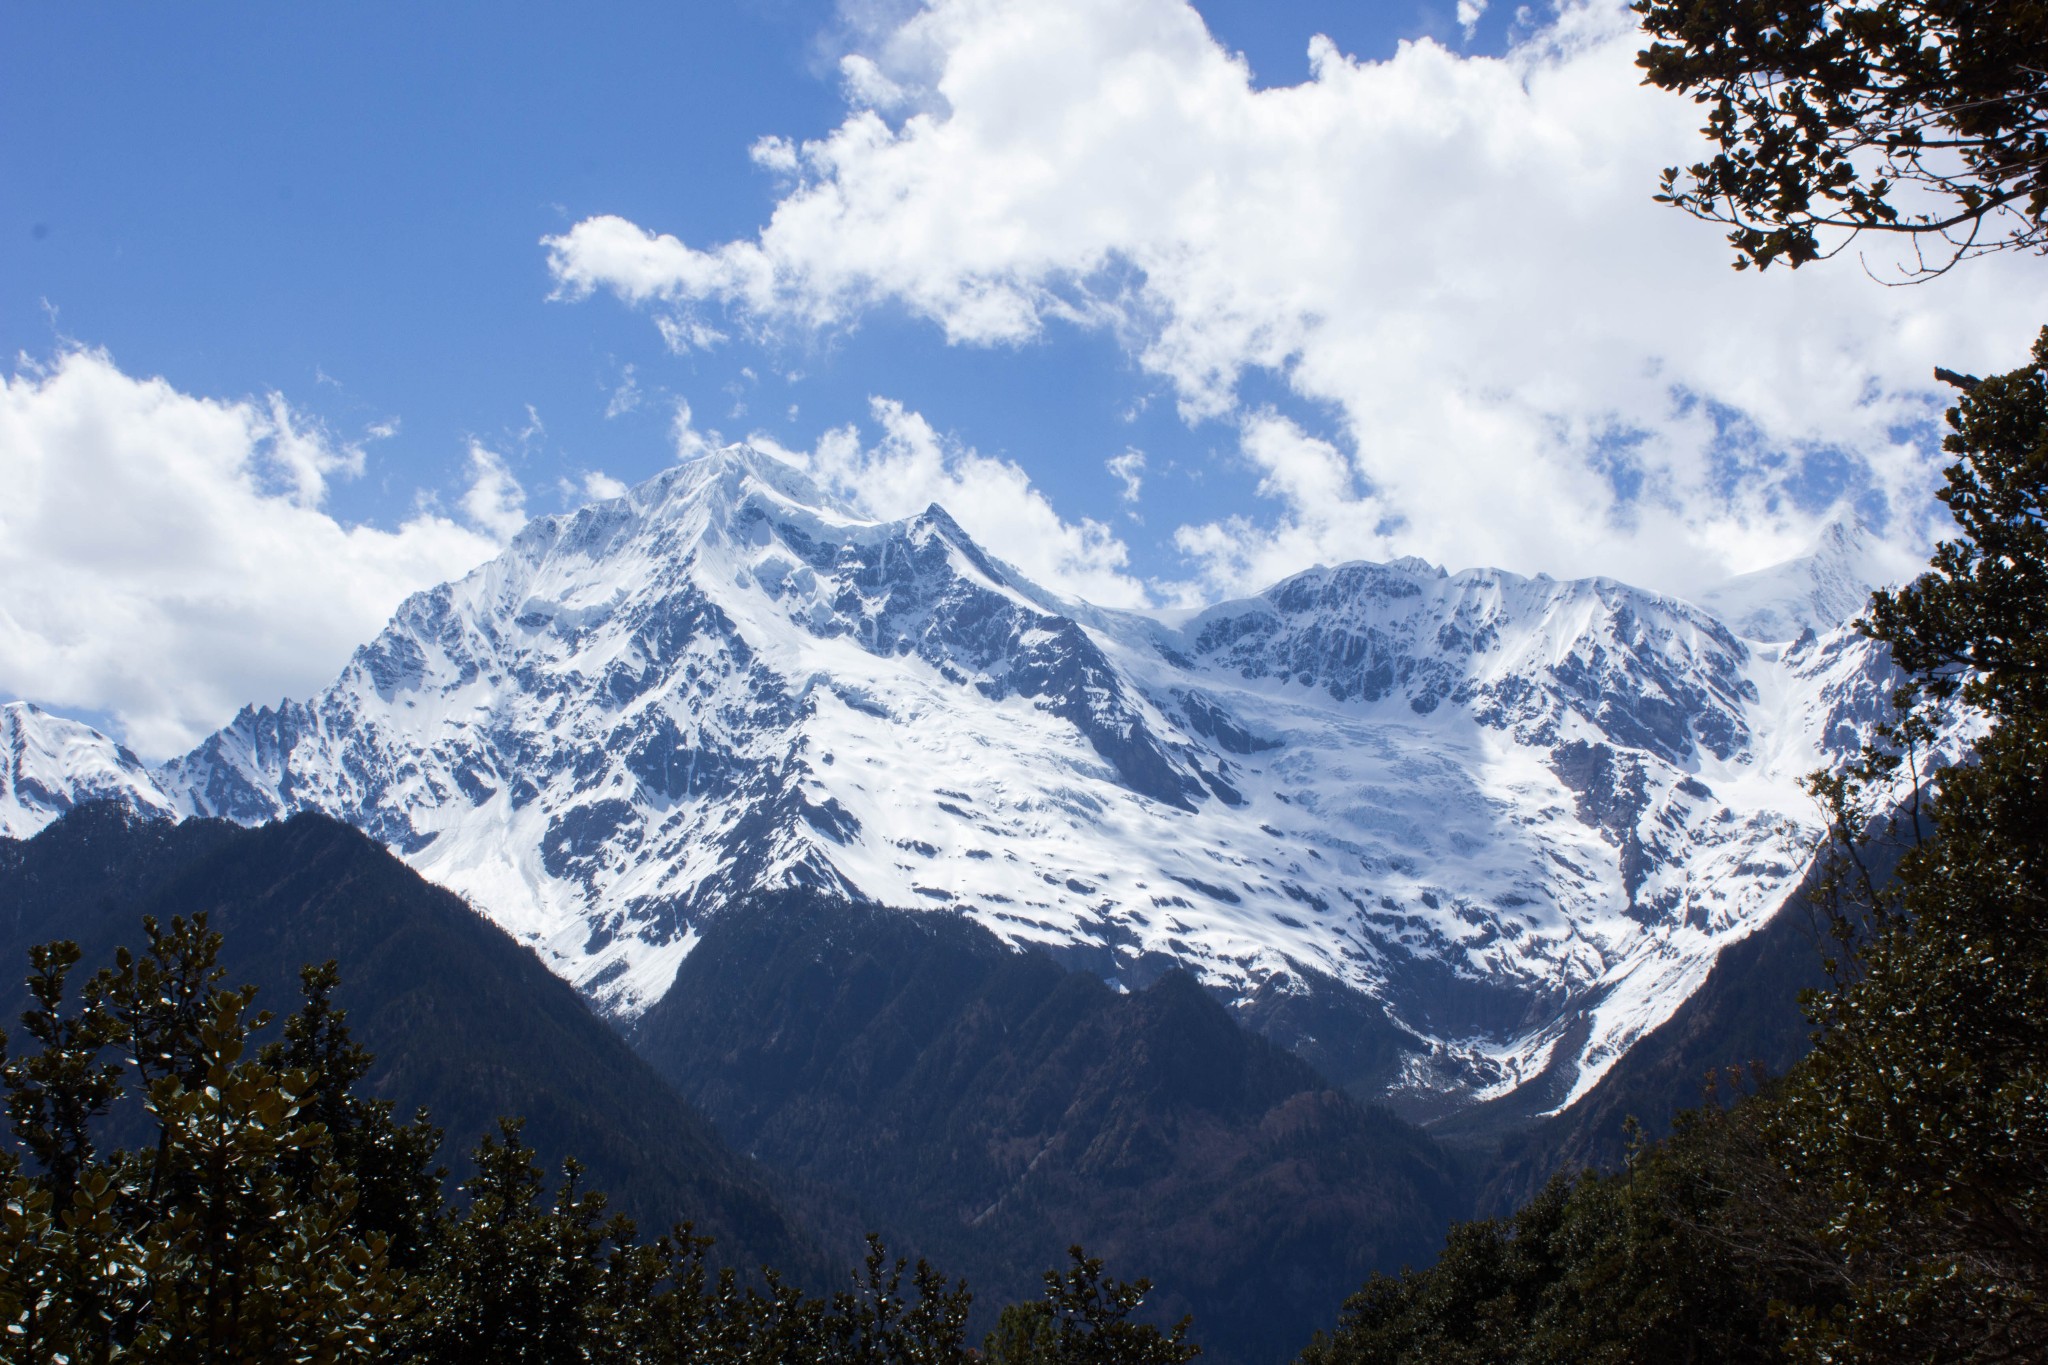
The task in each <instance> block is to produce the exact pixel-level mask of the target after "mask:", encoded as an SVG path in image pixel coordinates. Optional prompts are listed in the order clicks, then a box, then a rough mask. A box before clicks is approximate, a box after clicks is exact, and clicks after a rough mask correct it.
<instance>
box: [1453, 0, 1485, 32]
mask: <svg viewBox="0 0 2048 1365" xmlns="http://www.w3.org/2000/svg"><path fill="white" fill-rule="evenodd" d="M1485 15H1486V0H1458V27H1459V28H1461V29H1463V30H1464V31H1465V37H1466V39H1467V40H1468V41H1469V40H1470V39H1471V37H1472V35H1473V34H1474V33H1476V32H1478V31H1479V21H1480V20H1481V19H1482V18H1484V17H1485Z"/></svg>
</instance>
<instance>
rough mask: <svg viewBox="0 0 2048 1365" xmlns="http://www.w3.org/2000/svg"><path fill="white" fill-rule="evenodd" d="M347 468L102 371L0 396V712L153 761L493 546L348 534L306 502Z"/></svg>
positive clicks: (310, 683) (487, 538) (0, 381)
mask: <svg viewBox="0 0 2048 1365" xmlns="http://www.w3.org/2000/svg"><path fill="white" fill-rule="evenodd" d="M363 460H364V456H363V452H362V450H361V449H360V447H357V446H352V445H349V444H347V443H345V442H338V441H336V440H335V439H334V438H333V437H332V436H330V435H329V434H327V433H326V432H324V431H322V430H321V429H320V428H319V427H318V425H317V424H314V423H312V422H309V421H307V420H306V419H305V418H303V417H302V416H300V415H299V414H298V413H295V412H294V411H293V410H292V409H291V408H290V406H289V405H288V404H287V403H286V402H285V401H284V399H282V398H281V397H278V396H275V395H272V396H270V397H268V398H266V399H263V400H260V401H235V402H222V401H218V400H214V399H208V398H198V397H193V396H191V395H188V394H184V393H180V392H179V391H178V390H176V389H174V388H172V387H171V386H170V385H169V384H167V383H166V382H164V381H163V380H161V379H138V378H135V377H133V376H131V375H128V374H125V373H123V372H122V371H121V370H120V369H119V367H117V366H116V365H115V363H114V361H113V360H112V359H111V358H110V357H109V356H107V355H106V354H105V353H104V352H101V351H93V350H71V351H67V352H65V353H64V354H62V355H60V356H58V357H56V358H55V360H54V361H52V362H51V363H49V364H47V365H43V366H26V367H24V368H23V369H22V370H21V371H20V372H19V373H17V374H15V375H13V376H11V377H0V484H4V486H5V487H6V489H7V495H6V496H5V497H4V498H0V582H4V583H6V584H7V591H6V592H5V593H4V594H0V692H5V693H8V694H11V695H14V696H19V697H26V698H29V699H32V700H36V701H41V702H44V703H47V704H49V705H52V706H56V707H60V708H75V709H81V710H90V711H96V712H101V713H105V714H109V715H112V716H113V717H115V718H116V720H117V721H118V723H119V726H120V728H121V729H122V731H123V734H122V738H124V739H125V740H126V741H127V742H128V743H129V744H130V745H131V746H133V747H134V748H135V749H136V750H137V751H138V752H139V753H142V754H144V755H145V756H149V757H158V758H160V757H165V756H168V755H170V754H174V753H177V752H180V751H182V750H184V749H185V748H187V747H189V746H190V745H191V744H193V743H194V742H196V741H197V740H198V739H199V738H200V737H202V736H203V735H204V734H206V733H207V732H208V731H210V730H212V729H213V728H215V727H217V726H219V725H221V724H222V723H224V722H225V721H226V720H228V719H229V717H231V716H232V715H233V714H234V712H235V710H236V709H237V708H239V707H240V706H242V705H243V704H244V703H246V702H250V701H263V700H272V701H274V700H275V699H277V698H279V697H281V696H286V695H296V696H304V695H306V694H307V693H308V692H310V691H312V690H313V689H315V688H317V687H318V686H320V685H322V684H324V683H325V682H327V681H328V680H330V679H331V678H332V677H333V676H334V674H335V673H336V672H338V671H339V670H340V668H341V666H342V664H343V663H344V662H345V661H346V660H347V658H348V654H349V651H350V650H351V649H353V648H354V647H355V646H356V645H358V644H360V643H361V642H362V641H364V640H366V639H368V638H369V637H370V636H371V635H373V634H374V633H375V632H376V631H377V630H378V628H379V627H381V626H382V625H383V623H384V622H385V620H387V619H388V618H389V616H390V614H391V612H392V610H393V609H394V608H395V607H396V606H397V605H398V603H399V602H400V600H402V599H403V598H404V597H405V595H406V594H407V593H409V592H412V591H415V590H416V589H419V588H422V587H426V586H428V585H430V584H433V583H436V582H439V581H441V580H443V579H446V578H449V577H452V576H454V575H456V574H459V573H461V572H463V571H465V570H467V569H469V568H471V567H472V566H474V565H475V564H477V563H478V562H480V561H481V560H483V559H484V558H486V557H487V556H488V555H490V554H491V552H492V551H493V550H494V549H495V548H496V540H495V538H494V537H495V535H496V534H497V532H499V531H501V530H502V529H503V527H504V523H503V521H502V520H500V521H499V522H498V524H497V525H496V526H494V527H486V528H485V529H486V530H488V531H489V532H490V534H485V533H483V532H481V531H480V530H479V529H477V528H474V527H471V526H465V525H462V524H460V523H458V522H456V521H454V520H451V519H450V518H448V517H446V516H442V515H438V514H435V513H433V512H431V511H421V512H419V513H418V514H416V515H415V516H413V517H412V518H411V519H410V520H408V521H406V522H405V523H404V524H403V525H401V526H399V527H397V528H396V529H395V530H388V531H386V530H378V529H375V528H372V527H368V526H345V525H343V524H341V523H340V522H338V521H336V520H335V519H334V518H333V517H332V516H330V515H328V514H327V513H326V512H324V511H322V510H321V500H322V498H323V496H324V494H325V492H326V490H327V488H328V485H329V483H330V481H331V480H333V479H335V478H338V477H349V476H353V475H355V474H357V473H360V472H361V470H362V467H363ZM493 477H494V478H495V477H496V476H495V475H494V476H493ZM506 477H509V476H506ZM493 486H494V489H495V491H494V492H493V494H492V495H491V497H490V499H489V500H487V501H486V502H480V503H479V504H478V505H479V506H485V507H487V508H488V509H489V510H491V511H493V512H494V513H499V512H502V511H503V509H504V508H505V507H506V506H507V505H508V499H509V498H510V494H509V492H508V491H507V489H506V487H505V485H504V482H503V480H502V479H501V480H499V481H498V482H497V483H496V484H494V485H493ZM471 496H475V494H474V490H472V493H471ZM470 501H471V497H465V498H464V499H463V504H464V506H465V507H466V508H467V507H468V506H469V505H470Z"/></svg>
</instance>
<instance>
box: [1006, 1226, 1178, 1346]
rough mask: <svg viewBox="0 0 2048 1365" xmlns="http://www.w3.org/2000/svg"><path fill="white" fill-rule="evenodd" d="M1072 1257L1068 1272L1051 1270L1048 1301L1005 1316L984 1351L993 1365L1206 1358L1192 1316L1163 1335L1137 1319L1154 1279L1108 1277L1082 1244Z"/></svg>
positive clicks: (1011, 1310)
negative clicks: (1192, 1330)
mask: <svg viewBox="0 0 2048 1365" xmlns="http://www.w3.org/2000/svg"><path fill="white" fill-rule="evenodd" d="M1067 1255H1068V1257H1069V1258H1070V1259H1071V1260H1072V1262H1073V1264H1071V1265H1070V1266H1068V1267H1067V1270H1066V1273H1065V1274H1061V1273H1060V1272H1059V1271H1057V1270H1048V1271H1046V1272H1045V1297H1044V1298H1042V1299H1038V1300H1036V1301H1033V1302H1030V1303H1020V1304H1011V1305H1010V1306H1009V1307H1007V1308H1005V1309H1004V1310H1003V1312H1002V1315H1001V1316H1000V1317H999V1318H998V1319H997V1321H996V1330H995V1331H994V1332H992V1333H990V1334H989V1336H988V1339H987V1341H986V1342H985V1343H984V1344H983V1347H982V1352H983V1355H984V1357H985V1358H986V1359H987V1360H988V1361H989V1362H990V1363H991V1365H1184V1362H1186V1361H1190V1360H1193V1359H1194V1358H1195V1357H1196V1356H1198V1355H1200V1354H1201V1353H1202V1348H1201V1347H1199V1346H1197V1345H1195V1344H1194V1343H1193V1342H1191V1341H1189V1340H1188V1339H1187V1334H1188V1319H1186V1318H1182V1319H1181V1320H1180V1321H1179V1322H1177V1323H1175V1324H1174V1325H1173V1327H1172V1328H1171V1329H1170V1330H1168V1331H1165V1332H1162V1331H1160V1330H1159V1329H1158V1328H1157V1327H1155V1326H1153V1325H1152V1324H1151V1323H1141V1322H1133V1321H1131V1314H1133V1313H1135V1312H1137V1311H1138V1309H1139V1307H1140V1306H1142V1305H1143V1304H1144V1302H1145V1296H1146V1295H1147V1294H1149V1293H1151V1292H1152V1282H1151V1281H1150V1280H1143V1279H1140V1280H1133V1281H1124V1280H1118V1279H1111V1278H1108V1277H1106V1276H1105V1275H1104V1274H1103V1269H1102V1260H1101V1258H1100V1257H1096V1256H1090V1255H1089V1254H1088V1253H1087V1252H1085V1251H1083V1250H1082V1249H1081V1248H1080V1247H1078V1246H1075V1247H1069V1248H1067Z"/></svg>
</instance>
